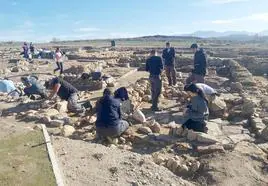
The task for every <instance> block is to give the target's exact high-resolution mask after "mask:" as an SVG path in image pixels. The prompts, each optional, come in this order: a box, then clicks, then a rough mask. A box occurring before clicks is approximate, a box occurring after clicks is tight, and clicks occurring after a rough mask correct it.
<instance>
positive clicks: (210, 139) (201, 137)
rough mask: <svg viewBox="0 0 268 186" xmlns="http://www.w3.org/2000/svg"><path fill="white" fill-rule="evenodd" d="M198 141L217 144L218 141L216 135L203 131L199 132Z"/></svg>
mask: <svg viewBox="0 0 268 186" xmlns="http://www.w3.org/2000/svg"><path fill="white" fill-rule="evenodd" d="M197 141H198V142H200V143H206V144H215V143H217V142H218V140H217V139H216V138H215V137H214V136H212V135H209V134H206V133H201V132H199V133H197Z"/></svg>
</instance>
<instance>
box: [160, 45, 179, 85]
mask: <svg viewBox="0 0 268 186" xmlns="http://www.w3.org/2000/svg"><path fill="white" fill-rule="evenodd" d="M162 58H163V59H164V64H165V70H166V75H167V78H168V84H169V86H172V85H176V83H177V80H176V70H175V49H174V48H173V47H170V43H169V42H167V43H166V48H165V49H164V50H163V54H162Z"/></svg>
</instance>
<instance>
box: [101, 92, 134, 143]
mask: <svg viewBox="0 0 268 186" xmlns="http://www.w3.org/2000/svg"><path fill="white" fill-rule="evenodd" d="M96 112H97V121H96V131H97V136H98V137H105V138H107V139H108V140H109V141H110V142H112V141H113V139H112V138H115V137H119V136H120V135H121V134H122V133H124V132H125V131H126V130H127V129H128V127H129V124H128V122H127V121H125V120H122V114H121V109H120V101H119V100H117V99H115V98H114V97H113V95H112V91H111V89H109V88H106V89H104V91H103V97H102V98H101V99H100V100H99V101H98V102H97V104H96Z"/></svg>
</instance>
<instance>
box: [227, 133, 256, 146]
mask: <svg viewBox="0 0 268 186" xmlns="http://www.w3.org/2000/svg"><path fill="white" fill-rule="evenodd" d="M228 137H229V138H230V139H231V140H232V142H233V143H234V144H236V143H239V142H241V141H253V138H252V137H250V136H249V135H248V134H234V135H229V136H228Z"/></svg>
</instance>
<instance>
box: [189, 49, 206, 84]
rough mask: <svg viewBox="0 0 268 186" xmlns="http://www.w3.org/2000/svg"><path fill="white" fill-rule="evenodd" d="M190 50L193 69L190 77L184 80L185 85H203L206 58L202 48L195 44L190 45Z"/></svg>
mask: <svg viewBox="0 0 268 186" xmlns="http://www.w3.org/2000/svg"><path fill="white" fill-rule="evenodd" d="M191 49H192V50H193V52H194V69H193V70H192V73H191V75H190V76H189V77H188V78H187V79H186V84H190V83H204V82H205V76H206V71H207V58H206V55H205V52H204V50H203V49H202V48H200V49H199V48H198V45H197V44H192V45H191Z"/></svg>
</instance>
